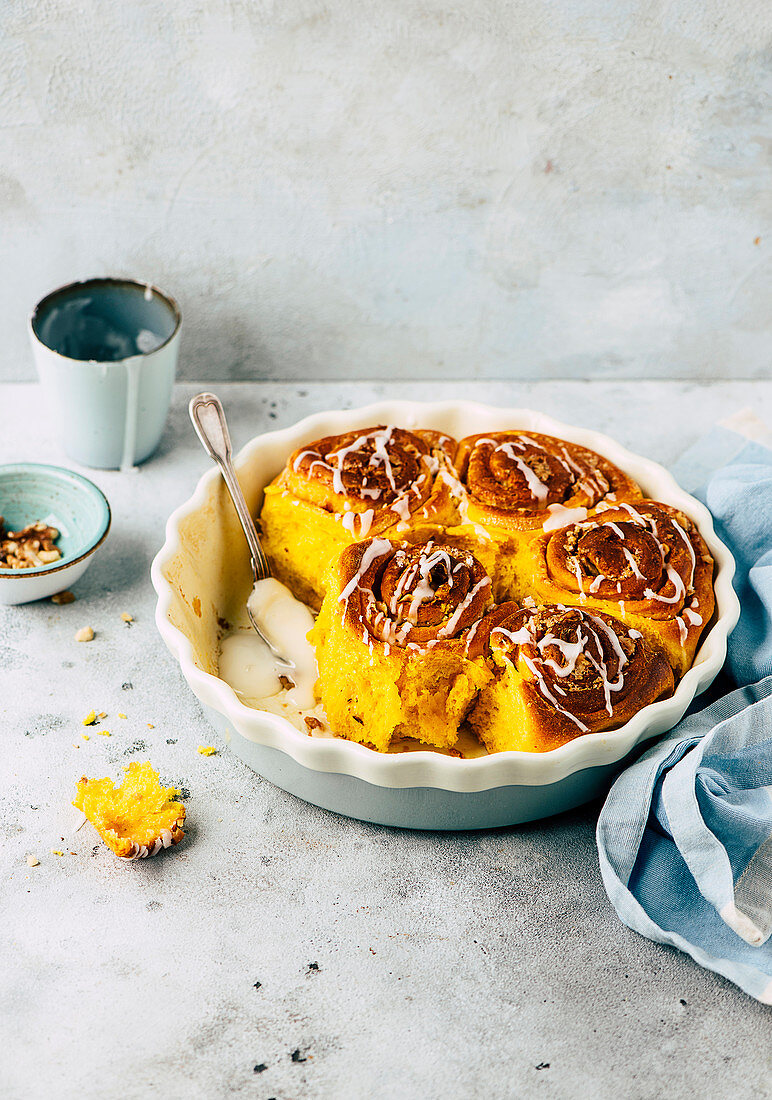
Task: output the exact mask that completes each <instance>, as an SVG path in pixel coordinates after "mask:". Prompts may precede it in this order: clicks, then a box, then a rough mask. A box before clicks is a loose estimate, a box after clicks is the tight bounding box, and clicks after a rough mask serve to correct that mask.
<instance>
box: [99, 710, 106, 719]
mask: <svg viewBox="0 0 772 1100" xmlns="http://www.w3.org/2000/svg"><path fill="white" fill-rule="evenodd" d="M106 717H107V711H106V710H100V712H99V714H98V715H97V718H106Z"/></svg>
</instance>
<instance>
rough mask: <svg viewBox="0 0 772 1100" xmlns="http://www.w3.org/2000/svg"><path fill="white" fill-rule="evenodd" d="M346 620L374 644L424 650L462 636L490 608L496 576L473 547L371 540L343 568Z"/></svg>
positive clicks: (347, 555) (352, 551)
mask: <svg viewBox="0 0 772 1100" xmlns="http://www.w3.org/2000/svg"><path fill="white" fill-rule="evenodd" d="M338 576H339V582H338V583H339V585H340V596H339V597H338V599H339V602H340V603H341V604H342V605H343V618H344V622H345V623H346V625H347V626H349V627H350V628H351V629H352V630H353V631H354V632H355V634H359V635H364V637H365V638H366V640H367V642H368V643H369V642H371V641H376V642H379V643H382V644H385V645H388V646H398V647H408V648H410V649H416V648H423V647H425V646H426V645H431V646H434V645H437V644H441V643H447V642H449V641H453V640H455V639H458V638H460V637H461V636H462V635H463V634H464V633H465V631H467V630H468V629H469V628H470V627H471V626H473V625H474V624H475V623H476V622H477V621H478V620H479V619H480V617H481V616H482V615H484V614H485V612H486V611H487V610H488V608H489V607H490V606H491V580H490V577H489V576H488V574H487V573H486V572H485V570H484V569H483V567H482V565H481V564H480V562H479V561H478V560H477V559H476V558H475V557H474V555H473V554H471V553H470V552H469V551H468V550H464V549H462V548H460V547H458V546H451V545H447V544H443V543H441V542H435V541H434V540H431V539H430V540H429V541H428V542H425V543H418V544H412V543H410V542H401V543H395V542H391V541H390V540H388V539H385V538H376V539H368V540H367V542H360V543H356V544H354V545H353V546H350V547H348V548H347V549H346V550H344V552H343V554H342V555H341V558H340V562H339V567H338Z"/></svg>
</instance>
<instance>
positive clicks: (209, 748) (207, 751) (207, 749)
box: [198, 745, 217, 756]
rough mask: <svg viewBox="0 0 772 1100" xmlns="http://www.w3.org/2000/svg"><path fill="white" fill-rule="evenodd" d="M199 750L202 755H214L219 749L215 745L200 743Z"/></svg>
mask: <svg viewBox="0 0 772 1100" xmlns="http://www.w3.org/2000/svg"><path fill="white" fill-rule="evenodd" d="M198 751H199V752H200V753H201V755H202V756H214V755H215V753H216V752H217V749H216V748H215V747H214V745H199V746H198Z"/></svg>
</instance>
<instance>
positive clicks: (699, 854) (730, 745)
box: [597, 429, 772, 1004]
mask: <svg viewBox="0 0 772 1100" xmlns="http://www.w3.org/2000/svg"><path fill="white" fill-rule="evenodd" d="M717 462H724V463H726V465H723V466H722V468H721V469H715V466H716V464H717ZM711 468H713V472H712V473H711V472H710V470H711ZM674 472H675V473H676V476H677V477H678V479H679V481H681V484H683V485H684V487H685V488H688V489H690V490H691V491H693V492H695V495H697V496H700V497H701V498H702V499H703V500H704V501H705V502H706V503H707V505H708V507H709V508H710V510H711V511H712V512H713V515H714V518H715V520H716V529H717V533H718V535H719V537H720V538H722V539H723V540H724V541H725V542H726V543H727V544H728V546H729V547H730V549H731V550H732V551H733V553H734V555H735V560H736V562H737V575H736V577H735V588H736V590H737V593H738V595H739V597H740V602H741V605H742V612H741V617H740V622H739V623H738V626H737V628H736V629H735V631H734V632H733V634H732V636H731V638H730V639H729V652H728V664H729V667H730V670H731V672H732V674H733V676H734V678H735V681H736V682H737V683H740V684H744V685H748V686H744V687H741V688H740V689H739V690H737V691H734V692H732V693H731V694H730V695H727V696H725V697H724V698H723V699H719V700H718V701H717V702H715V703H713V704H712V705H711V706H709V707H707V708H706V709H705V710H702V711H699V712H698V713H696V714H691V715H690V716H689V717H687V718H685V719H684V720H683V721H682V722H681V723H680V724H679V725H678V726H677V727H676V728H675V729H674V730H673V731H672V733H671V734H670V735H669V736H668V737H666V738H665V739H664V740H662V741H660V742H659V743H658V744H656V745H655V746H654V747H653V748H651V749H649V750H648V752H646V753H644V755H643V756H642V757H641V758H640V759H639V760H638V762H637V763H636V764H634V765H633V766H632V767H631V768H628V769H627V770H626V771H625V772H623V773H622V774H621V776H620V777H619V778H618V779H617V781H616V782H615V783H614V786H613V787H612V788H611V792H610V793H609V796H608V799H607V800H606V804H605V805H604V807H603V810H602V811H601V814H600V817H599V819H598V829H597V840H598V853H599V859H600V869H601V875H602V877H603V883H604V886H605V888H606V892H607V894H608V896H609V899H610V900H611V903H612V905H613V906H614V908H615V909H616V911H617V913H618V915H619V916H620V918H621V919H622V920H623V921H624V923H625V924H627V925H628V926H629V927H630V928H633V929H634V930H635V931H637V932H640V933H641V934H642V935H644V936H647V937H649V938H650V939H653V940H657V941H658V942H661V943H668V944H672V945H673V946H674V947H678V948H680V950H682V951H685V952H686V953H687V954H689V955H691V956H692V958H693V959H694V960H695V961H696V962H698V963H699V964H700V965H701V966H704V967H707V968H708V969H710V970H714V971H716V972H717V973H719V974H723V975H724V976H725V977H727V978H729V979H730V981H733V982H735V983H736V984H737V985H739V986H740V988H741V989H743V990H745V992H746V993H749V994H750V995H751V996H753V997H756V998H757V999H758V1000H760V1001H762V1002H763V1003H765V1004H772V939H770V934H771V933H772V675H769V674H770V673H772V451H770V450H769V449H767V448H766V447H764V446H762V445H761V444H758V443H747V441H745V440H744V439H743V438H742V437H740V436H737V435H736V434H735V433H734V432H730V431H727V430H725V429H717V430H716V431H715V432H714V433H711V436H709V437H708V439H707V440H706V441H703V442H702V443H701V444H698V445H697V447H695V448H692V450H691V451H690V452H688V454H687V455H686V456H684V458H683V459H682V460H681V461H680V462H679V465H678V467H677V468H676V470H675V471H674ZM705 475H709V476H708V477H707V481H705ZM700 480H702V482H703V487H702V489H699V488H698V484H699V483H700ZM762 677H763V678H762ZM753 681H758V682H757V683H753Z"/></svg>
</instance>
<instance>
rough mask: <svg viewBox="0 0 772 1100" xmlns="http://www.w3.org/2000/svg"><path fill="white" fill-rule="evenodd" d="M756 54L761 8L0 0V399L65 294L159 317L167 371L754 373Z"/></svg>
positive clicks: (760, 60) (760, 279)
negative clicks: (175, 333)
mask: <svg viewBox="0 0 772 1100" xmlns="http://www.w3.org/2000/svg"><path fill="white" fill-rule="evenodd" d="M768 39H769V12H768V5H767V4H765V3H764V2H763V0H734V3H732V4H731V5H727V4H726V3H725V0H699V2H697V0H667V2H665V0H652V2H649V3H646V4H641V3H635V2H633V0H613V2H609V0H560V2H559V3H541V4H539V3H532V2H530V0H465V3H463V4H449V3H448V2H447V0H389V2H388V3H386V4H375V3H368V4H362V3H361V2H354V0H281V3H277V2H275V0H274V2H269V0H196V2H195V3H191V2H190V0H165V2H164V3H163V4H162V5H159V4H158V3H157V2H156V0H131V2H130V3H105V2H104V0H67V2H66V3H65V2H63V0H4V3H3V4H0V103H1V104H2V110H1V112H0V219H1V224H2V234H1V235H0V270H2V271H3V272H10V273H12V274H13V277H12V278H8V279H5V280H4V283H3V294H2V296H0V330H1V331H2V333H3V343H4V350H5V351H6V352H7V354H6V355H5V356H4V357H3V358H2V360H0V378H6V379H21V378H27V379H31V378H32V377H33V373H32V361H31V359H30V356H29V354H28V351H27V348H26V336H25V331H24V319H25V317H26V315H27V314H28V313H29V311H30V309H31V308H32V306H33V304H34V303H35V302H36V301H37V300H38V298H40V297H41V296H42V295H43V294H44V293H46V292H47V291H49V290H51V289H52V288H53V287H55V286H57V285H59V284H61V283H65V282H70V281H71V280H72V279H74V278H85V277H87V276H91V275H124V276H134V277H136V278H143V279H152V280H154V281H156V282H158V283H159V284H160V285H161V286H162V287H163V288H164V289H166V290H168V291H170V292H171V293H172V294H175V295H177V296H178V297H179V300H180V303H181V305H182V310H183V314H184V316H185V318H186V323H185V329H184V337H183V340H184V343H183V351H184V355H183V360H182V370H183V372H184V373H183V377H186V378H201V377H204V376H209V377H217V378H223V379H224V378H232V379H237V378H242V379H243V378H248V379H249V378H294V379H300V378H309V377H312V378H320V377H323V376H324V377H327V378H346V377H351V378H381V377H383V376H384V373H385V372H386V371H388V372H389V373H390V374H391V376H392V377H396V376H401V377H403V378H405V379H412V378H419V377H420V378H438V379H444V378H448V377H450V378H466V377H467V376H468V375H469V374H470V373H475V374H478V375H479V376H480V377H484V378H489V377H498V378H509V377H512V376H513V375H514V376H517V377H520V378H524V379H528V378H531V377H533V376H534V373H535V372H536V373H537V374H538V376H539V377H541V378H549V377H584V376H588V375H589V376H603V377H619V376H623V375H624V376H626V377H635V378H641V377H646V376H650V375H652V374H657V375H659V376H662V377H666V378H672V377H675V378H678V377H681V378H682V377H693V378H699V377H702V376H704V375H705V374H708V375H710V376H711V377H714V378H721V377H744V378H751V377H759V376H764V374H765V372H766V371H767V370H768V366H769V335H768V334H769V321H768V303H769V296H770V267H769V256H770V243H771V242H772V233H771V232H770V216H769V203H768V201H767V196H768V194H769V179H770V169H769V156H768V150H769V141H770V127H769V110H768V102H767V101H766V100H765V88H767V70H768V65H769V52H768V45H767V43H768ZM384 349H389V354H388V356H386V355H385V354H384Z"/></svg>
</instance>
